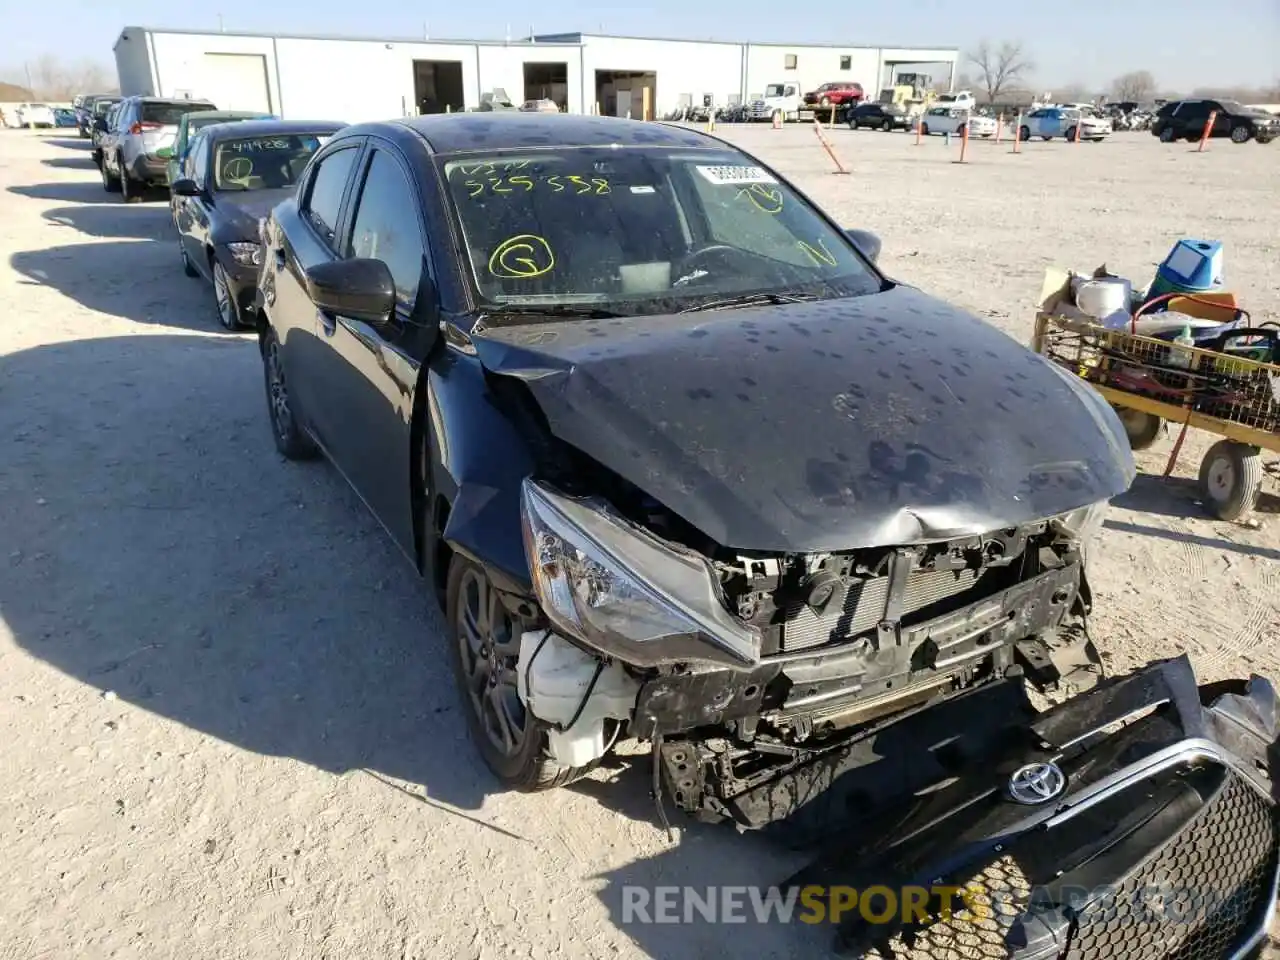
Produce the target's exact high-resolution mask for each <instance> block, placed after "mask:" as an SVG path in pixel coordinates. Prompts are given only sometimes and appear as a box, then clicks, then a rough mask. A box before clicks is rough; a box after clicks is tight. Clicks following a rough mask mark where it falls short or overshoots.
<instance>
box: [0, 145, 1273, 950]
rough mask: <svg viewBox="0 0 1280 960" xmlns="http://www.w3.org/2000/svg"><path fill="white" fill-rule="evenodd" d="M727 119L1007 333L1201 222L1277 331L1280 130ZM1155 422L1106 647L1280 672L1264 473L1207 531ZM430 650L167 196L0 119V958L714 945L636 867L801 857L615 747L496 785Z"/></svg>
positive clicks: (1117, 542)
mask: <svg viewBox="0 0 1280 960" xmlns="http://www.w3.org/2000/svg"><path fill="white" fill-rule="evenodd" d="M727 135H728V136H729V137H730V138H731V139H734V140H736V141H739V142H741V143H742V144H744V145H745V146H747V147H748V148H749V149H751V150H754V151H757V152H759V153H760V154H761V155H762V156H764V157H765V158H767V159H768V160H769V161H770V162H771V163H773V164H775V165H776V166H777V167H779V168H780V169H781V170H782V171H783V172H785V173H786V174H788V175H790V176H791V177H793V178H794V179H795V180H796V181H797V182H798V183H799V184H800V185H801V186H802V187H803V188H804V189H805V190H807V191H808V192H809V193H810V194H811V195H812V196H813V197H814V198H815V199H817V200H819V201H820V202H822V203H824V204H826V205H827V206H828V207H829V208H830V209H832V210H833V211H834V212H835V213H837V214H839V215H840V216H841V219H842V220H843V222H845V223H847V224H848V225H850V226H855V225H856V226H862V227H866V228H869V229H871V230H874V231H877V232H878V233H880V235H881V236H882V237H883V239H884V244H885V252H884V256H883V258H882V262H883V263H884V264H885V265H886V267H887V268H888V270H889V271H890V273H892V274H893V275H895V276H897V277H898V278H900V279H902V280H904V281H906V282H910V283H913V284H916V285H919V286H921V287H923V288H925V289H926V290H929V291H930V292H932V293H935V294H937V295H939V296H941V297H943V298H946V299H949V300H951V301H953V302H956V303H959V304H961V305H963V306H965V307H967V308H969V309H971V310H973V311H975V312H977V313H979V314H980V315H982V316H985V317H987V318H989V319H990V320H991V322H993V323H994V324H996V325H997V326H999V327H1000V328H1001V329H1003V330H1005V331H1006V332H1008V333H1009V334H1011V335H1012V336H1014V337H1016V338H1018V339H1019V340H1022V341H1024V342H1025V341H1026V340H1027V339H1028V338H1029V336H1030V333H1031V318H1032V313H1033V300H1034V297H1035V295H1036V293H1037V291H1038V289H1039V285H1040V279H1041V274H1042V271H1043V268H1044V267H1045V266H1047V265H1049V264H1055V263H1056V264H1062V265H1068V266H1075V267H1078V268H1082V269H1087V268H1092V267H1094V266H1096V265H1098V264H1099V263H1102V262H1106V263H1107V264H1108V266H1110V267H1111V268H1112V269H1113V270H1115V271H1117V272H1122V273H1127V274H1129V275H1131V276H1133V277H1134V278H1135V279H1138V280H1140V281H1145V279H1146V278H1147V277H1148V276H1149V275H1150V273H1151V271H1152V270H1153V268H1154V264H1155V263H1156V262H1157V261H1158V260H1159V259H1161V257H1162V256H1163V255H1164V253H1165V252H1166V251H1167V249H1168V247H1169V246H1170V244H1171V243H1172V242H1173V241H1174V240H1175V239H1176V238H1178V237H1181V236H1186V235H1190V236H1202V237H1210V238H1215V239H1221V240H1223V241H1225V243H1226V257H1227V269H1228V275H1229V279H1230V280H1231V283H1232V285H1233V287H1234V288H1235V289H1236V290H1237V291H1238V292H1239V293H1240V294H1242V295H1243V296H1244V298H1245V301H1246V303H1247V305H1248V306H1249V307H1250V308H1251V309H1252V310H1253V311H1254V315H1255V318H1258V319H1264V318H1266V317H1267V316H1268V315H1269V316H1270V318H1272V319H1275V318H1277V317H1280V309H1278V308H1280V272H1277V267H1276V265H1277V263H1280V249H1278V244H1280V241H1278V239H1277V238H1278V237H1280V234H1278V233H1277V229H1276V197H1278V196H1280V174H1278V171H1280V146H1275V145H1272V146H1268V147H1262V146H1258V145H1256V144H1247V145H1243V146H1233V145H1231V144H1229V143H1226V142H1222V141H1215V142H1213V143H1212V144H1211V147H1210V149H1209V151H1208V152H1206V153H1205V154H1202V155H1196V154H1194V153H1193V152H1192V148H1190V147H1189V146H1188V145H1186V144H1177V145H1173V146H1162V145H1159V144H1157V143H1156V142H1155V141H1154V139H1153V138H1151V137H1150V136H1147V135H1145V134H1135V135H1118V136H1116V137H1115V138H1114V139H1113V140H1111V141H1110V142H1106V143H1102V144H1091V143H1084V144H1079V145H1070V144H1065V143H1062V142H1053V143H1041V142H1039V141H1037V142H1034V143H1030V144H1027V145H1026V147H1025V154H1024V155H1022V156H1014V155H1012V154H1011V153H1010V145H1009V144H1008V143H1005V144H1003V145H996V144H993V143H987V142H975V143H972V144H970V148H969V162H968V163H967V164H964V165H960V164H957V163H955V162H954V161H955V160H956V159H957V157H958V155H959V145H958V143H953V144H952V145H951V146H950V147H948V146H947V145H946V144H944V142H943V141H942V139H941V138H933V139H932V140H930V141H927V142H926V143H925V144H924V145H923V146H920V147H916V146H915V145H914V141H913V138H912V137H910V136H908V135H905V134H883V133H871V132H863V133H853V132H850V131H847V130H844V129H836V130H834V131H832V132H831V134H830V136H831V139H832V141H833V143H834V145H835V148H836V150H837V151H838V152H839V154H840V155H841V157H842V158H843V159H844V161H845V162H846V163H847V164H848V165H849V166H850V167H851V168H852V170H853V175H852V176H843V177H842V176H835V175H832V174H831V173H830V170H831V169H832V166H831V163H830V161H829V159H828V158H827V157H826V155H825V154H823V153H822V152H821V150H820V148H819V145H818V142H817V139H816V138H815V137H814V135H813V133H812V131H811V130H809V129H803V128H788V129H786V130H783V131H774V130H770V129H767V128H761V127H755V128H749V129H742V130H738V131H729V132H728V133H727ZM1045 429H1053V424H1052V420H1051V419H1047V420H1046V423H1045ZM1171 442H1172V438H1168V439H1166V440H1165V441H1163V442H1162V443H1161V444H1160V445H1159V446H1157V448H1156V449H1155V450H1153V451H1151V452H1150V453H1149V454H1146V455H1143V457H1142V466H1143V468H1144V470H1146V471H1148V472H1154V473H1156V474H1157V478H1153V477H1148V476H1143V477H1140V478H1139V481H1138V483H1137V484H1136V485H1135V487H1134V489H1133V490H1132V491H1131V492H1130V493H1129V494H1127V495H1126V496H1124V497H1122V498H1121V501H1120V503H1119V504H1118V506H1117V508H1116V509H1115V510H1114V511H1113V513H1112V516H1111V519H1110V521H1109V525H1108V529H1107V532H1106V534H1105V539H1104V543H1103V545H1102V547H1101V548H1100V554H1101V556H1100V560H1099V562H1098V563H1097V566H1096V568H1095V569H1094V570H1093V571H1092V578H1093V581H1094V584H1095V591H1096V593H1097V594H1098V607H1099V609H1098V613H1097V616H1096V618H1095V620H1094V623H1093V624H1092V627H1093V633H1094V636H1095V638H1096V639H1097V640H1098V641H1099V644H1100V646H1102V647H1103V648H1104V650H1105V651H1106V653H1107V654H1108V656H1109V658H1110V661H1111V663H1112V664H1113V666H1114V668H1115V669H1117V670H1123V669H1127V668H1129V667H1131V666H1134V665H1136V664H1139V663H1141V662H1144V661H1146V660H1148V659H1151V658H1153V657H1157V656H1167V655H1171V654H1175V653H1178V652H1180V651H1186V652H1188V653H1189V654H1191V655H1192V656H1193V658H1194V659H1195V662H1196V664H1197V667H1198V668H1199V669H1200V670H1201V672H1202V674H1203V676H1204V678H1206V679H1212V678H1218V677H1223V676H1228V675H1233V674H1240V673H1247V672H1249V671H1257V672H1262V673H1266V674H1268V675H1271V676H1273V677H1280V650H1278V649H1277V643H1276V640H1277V638H1278V637H1280V563H1278V562H1277V561H1280V518H1277V517H1275V516H1274V515H1273V514H1274V513H1276V512H1280V497H1278V496H1276V494H1277V493H1280V490H1277V486H1276V483H1275V481H1274V479H1273V480H1272V481H1271V485H1270V487H1269V494H1270V495H1268V496H1266V497H1265V498H1264V501H1263V503H1262V504H1261V508H1260V511H1259V514H1258V518H1257V519H1258V520H1260V526H1259V527H1258V528H1256V529H1255V528H1251V527H1249V526H1245V525H1234V524H1225V523H1220V522H1216V521H1211V520H1208V519H1206V518H1205V517H1204V516H1203V515H1202V514H1201V512H1200V509H1199V507H1198V506H1197V504H1196V503H1195V490H1194V482H1193V478H1194V474H1195V471H1196V468H1197V465H1198V462H1199V455H1200V453H1201V452H1202V451H1203V449H1204V448H1205V447H1207V441H1206V440H1205V438H1202V437H1194V436H1193V437H1192V438H1191V440H1190V441H1189V444H1188V446H1189V449H1188V451H1187V453H1186V454H1184V456H1183V458H1182V465H1181V467H1180V469H1179V471H1178V473H1179V476H1178V478H1177V479H1175V480H1173V481H1170V482H1162V481H1160V480H1159V479H1158V474H1159V471H1160V469H1161V466H1162V464H1163V460H1164V457H1165V456H1166V455H1167V453H1168V451H1169V448H1170V445H1171ZM443 656H444V646H443V642H442V640H441V638H440V622H439V619H438V617H436V616H435V615H434V614H433V613H432V612H431V611H430V610H429V607H428V602H427V599H426V596H425V593H424V592H423V591H422V590H421V589H420V586H419V584H418V583H417V581H416V578H415V576H414V574H413V572H412V571H411V569H410V568H409V567H408V565H407V564H406V563H405V562H404V561H403V559H402V558H401V557H400V556H399V555H398V554H397V553H396V552H395V550H394V548H393V547H392V546H391V544H390V543H389V542H388V540H387V539H386V537H385V536H384V534H383V533H382V530H381V528H380V527H379V526H378V525H377V523H376V522H375V521H374V520H373V519H372V518H371V517H370V516H369V515H368V514H367V512H366V511H365V510H364V508H363V506H362V505H361V504H360V502H359V501H358V500H357V498H356V497H355V495H354V494H352V493H351V492H350V491H349V490H348V489H347V488H346V487H345V485H344V483H343V482H342V480H341V479H340V478H339V477H338V476H337V475H336V473H335V472H334V471H333V470H332V469H330V468H329V467H327V466H326V465H324V464H323V463H317V464H309V465H304V466H299V465H294V464H285V463H284V462H283V461H281V460H280V458H279V457H278V456H276V454H275V452H274V449H273V447H272V444H271V439H270V436H269V434H268V430H267V424H266V416H265V410H264V403H263V398H262V386H261V374H260V367H259V362H258V358H257V354H256V350H255V349H254V347H253V344H252V341H251V339H250V338H249V337H247V336H228V335H225V334H222V333H219V332H218V328H217V326H216V321H215V319H214V312H213V298H212V294H211V292H210V291H209V290H208V289H207V288H205V287H204V286H203V285H202V284H201V283H200V282H199V281H193V280H188V279H186V278H185V277H184V276H183V275H182V271H181V268H180V267H179V264H178V256H177V250H176V244H175V242H174V239H173V236H172V234H171V232H170V228H169V223H168V213H167V208H166V206H165V204H164V202H163V201H162V200H160V199H159V198H157V200H156V201H154V202H149V203H145V204H142V205H137V206H128V207H126V206H124V205H123V204H121V202H120V200H119V199H118V197H116V196H112V195H108V194H106V193H104V192H103V191H102V189H101V187H100V185H99V183H98V179H97V174H96V171H95V170H94V168H93V167H92V164H91V162H90V159H89V154H88V150H87V146H86V143H85V142H84V141H77V140H68V139H62V138H60V137H57V136H52V135H43V136H37V135H33V134H28V133H25V132H17V131H4V132H3V133H0V744H2V745H3V746H2V747H0V764H2V765H0V771H2V772H3V782H2V785H0V809H3V810H4V816H3V817H2V818H0V850H2V851H3V856H0V896H2V897H3V902H4V909H3V910H0V957H5V958H8V957H14V958H17V957H21V958H24V960H36V958H45V957H48V958H63V957H72V956H75V957H83V958H96V957H107V956H113V957H135V956H136V957H148V958H153V957H154V958H159V957H182V958H187V957H227V958H231V957H236V958H240V957H246V958H248V957H252V958H257V957H262V958H271V960H283V958H295V957H297V958H303V957H306V958H314V957H333V958H343V960H345V958H350V957H366V956H367V957H379V958H389V957H397V958H425V957H428V956H430V957H533V958H538V957H553V956H554V957H562V956H563V957H601V956H611V955H618V956H625V957H632V956H645V955H648V956H660V957H663V958H685V957H688V958H699V957H711V956H722V955H723V951H724V947H725V946H726V945H727V943H728V942H729V941H728V937H729V936H731V935H732V936H739V937H740V936H742V935H743V933H744V931H740V930H734V929H732V928H731V929H729V930H725V929H716V928H709V927H699V926H692V927H689V926H683V927H673V926H629V927H626V928H625V929H624V928H623V926H622V924H621V905H622V896H621V889H620V888H621V887H622V885H624V884H627V883H639V884H647V885H654V884H681V883H687V884H693V885H697V886H705V885H708V884H716V883H735V884H747V883H759V884H769V883H773V882H777V881H778V880H780V879H782V878H783V877H785V876H786V875H787V873H788V872H789V871H790V869H791V868H792V867H793V866H794V865H795V861H794V860H793V859H792V858H791V857H789V855H786V854H783V853H780V852H778V851H776V850H772V849H770V848H768V847H766V846H765V845H764V844H763V843H762V842H761V841H759V840H758V839H756V838H753V837H739V836H737V835H735V834H734V833H733V832H732V831H730V830H727V829H715V828H704V827H689V828H687V829H682V830H681V831H680V836H679V842H678V843H676V844H669V843H668V842H667V840H666V838H665V835H664V834H663V833H662V832H661V831H660V830H659V829H658V828H656V827H655V826H654V824H653V822H652V820H653V817H652V807H651V803H650V800H649V798H648V795H647V782H646V776H647V770H646V765H645V764H643V763H641V764H634V763H630V762H629V758H627V757H622V758H620V759H619V760H618V762H617V763H615V764H612V765H611V766H609V767H608V768H607V769H604V770H601V771H599V772H597V773H596V775H595V776H594V777H592V778H591V779H589V780H587V781H585V782H584V783H581V784H578V785H575V786H574V787H571V788H568V789H565V790H562V791H559V792H556V793H552V794H547V795H541V796H522V795H514V794H504V793H501V792H498V791H497V789H496V785H495V783H494V782H493V780H491V779H490V777H489V776H488V775H487V774H486V772H485V771H484V770H483V769H482V768H481V766H480V763H479V761H478V759H477V758H476V757H475V756H474V755H473V753H472V751H471V749H470V747H469V745H468V744H467V742H466V740H465V730H464V721H463V718H462V716H461V715H460V713H459V707H458V705H457V703H456V701H455V697H454V694H453V690H452V687H451V685H450V683H449V679H448V675H447V667H446V665H445V663H444V660H443ZM749 936H750V937H751V944H752V947H753V949H752V951H751V952H752V954H753V955H755V956H762V957H763V956H777V957H785V956H799V955H801V954H805V955H809V956H812V955H814V954H813V953H812V952H807V951H812V950H813V949H814V948H815V947H817V946H821V945H824V944H825V943H826V942H827V940H826V932H825V931H815V930H812V929H807V928H806V929H785V930H783V929H778V928H767V929H755V928H753V930H752V931H751V932H750V934H749ZM736 942H737V943H741V941H736Z"/></svg>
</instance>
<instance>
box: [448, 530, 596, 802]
mask: <svg viewBox="0 0 1280 960" xmlns="http://www.w3.org/2000/svg"><path fill="white" fill-rule="evenodd" d="M445 617H446V619H447V622H448V636H449V659H450V662H451V663H452V664H453V674H454V680H455V681H456V682H457V685H458V696H459V697H460V698H461V699H462V709H463V711H464V712H465V713H466V716H467V731H468V733H470V735H471V742H472V743H473V744H474V746H475V748H476V750H477V751H478V752H479V753H480V757H481V759H483V760H484V763H485V766H487V767H488V768H489V770H490V771H491V772H492V773H493V775H494V776H495V777H497V778H498V779H499V780H500V781H501V782H502V783H503V784H504V785H505V786H507V787H509V788H511V789H514V790H523V791H527V792H535V791H540V790H550V789H552V788H554V787H562V786H564V785H565V784H568V783H572V782H573V781H574V780H577V779H579V778H580V777H582V776H583V775H585V774H587V773H588V772H590V770H591V769H592V768H593V767H594V766H595V764H594V763H593V764H590V765H588V766H586V767H565V766H562V765H560V764H558V763H556V762H555V761H554V760H552V759H551V757H550V755H549V754H548V753H547V730H548V727H547V725H546V724H545V723H543V722H542V721H541V720H539V719H538V718H537V717H535V716H534V715H533V714H531V713H529V711H528V710H526V709H524V704H523V702H522V701H521V700H520V699H519V695H518V694H517V692H516V688H515V682H516V681H515V662H516V657H518V655H519V649H520V634H521V633H522V632H523V628H524V624H522V623H521V622H520V621H518V620H516V619H515V618H513V617H512V616H511V614H510V613H509V612H508V611H507V610H506V609H505V608H504V607H503V606H502V601H501V599H500V598H499V597H498V596H497V592H496V591H495V590H494V589H493V586H492V584H490V583H489V578H488V575H487V574H486V573H485V572H484V569H483V568H482V567H480V566H478V565H476V564H474V563H472V562H471V561H470V560H468V559H466V558H465V557H463V556H461V555H460V554H454V555H453V558H452V560H451V561H450V563H449V580H448V584H447V585H446V587H445ZM495 677H496V678H497V679H496V680H494V679H491V678H495ZM499 711H501V714H502V719H499V716H498V712H499ZM517 725H518V729H517ZM499 726H501V727H502V730H499V729H497V728H498V727H499ZM503 730H505V731H506V734H507V736H508V737H509V738H510V742H509V743H508V744H506V745H500V744H499V743H498V740H499V739H503V733H502V731H503Z"/></svg>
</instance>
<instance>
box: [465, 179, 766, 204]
mask: <svg viewBox="0 0 1280 960" xmlns="http://www.w3.org/2000/svg"><path fill="white" fill-rule="evenodd" d="M462 185H463V187H465V188H466V191H467V196H469V197H478V196H480V195H481V194H485V193H490V194H508V193H529V192H531V191H533V190H534V189H535V188H545V189H548V190H550V191H551V192H552V193H566V192H568V193H571V194H573V195H574V196H579V197H585V196H591V197H604V196H608V195H609V194H610V193H612V192H613V191H612V189H611V188H610V186H609V181H608V180H606V179H604V178H603V177H580V176H578V175H577V174H573V173H567V174H553V175H552V176H549V177H530V176H527V175H524V174H520V175H517V176H512V177H501V176H484V175H483V174H477V175H476V176H474V177H472V178H471V179H468V180H464V181H463V182H462ZM779 209H781V208H779Z"/></svg>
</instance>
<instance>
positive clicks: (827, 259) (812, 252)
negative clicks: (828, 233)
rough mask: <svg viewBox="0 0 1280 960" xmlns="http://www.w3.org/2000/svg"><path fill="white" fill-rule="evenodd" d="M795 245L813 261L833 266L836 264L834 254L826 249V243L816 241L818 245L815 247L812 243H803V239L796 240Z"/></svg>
mask: <svg viewBox="0 0 1280 960" xmlns="http://www.w3.org/2000/svg"><path fill="white" fill-rule="evenodd" d="M796 245H797V246H799V247H800V249H801V250H803V251H804V252H805V253H807V254H808V255H809V256H810V257H811V258H812V259H813V262H814V263H822V264H826V265H827V266H828V267H834V266H835V265H836V258H835V254H833V253H832V252H831V251H830V250H828V249H827V245H826V244H825V243H823V242H822V241H821V240H819V241H818V245H817V246H816V247H815V246H813V245H812V244H808V243H805V242H804V241H803V240H797V241H796Z"/></svg>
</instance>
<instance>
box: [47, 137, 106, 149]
mask: <svg viewBox="0 0 1280 960" xmlns="http://www.w3.org/2000/svg"><path fill="white" fill-rule="evenodd" d="M42 142H44V143H49V144H52V145H53V146H55V147H62V149H64V150H92V149H93V141H92V140H90V139H89V138H88V137H76V138H75V139H72V138H70V137H44V138H42Z"/></svg>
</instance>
